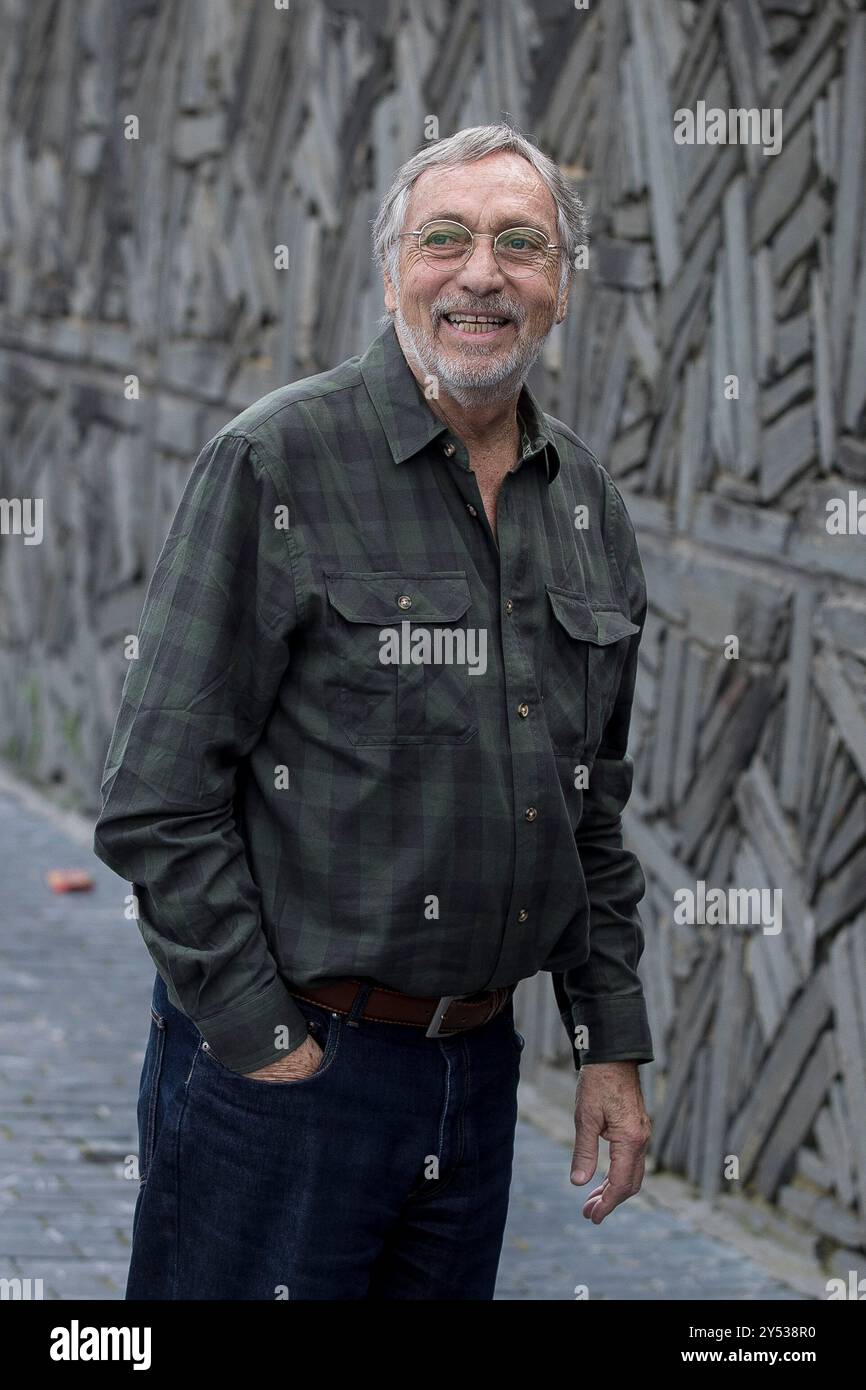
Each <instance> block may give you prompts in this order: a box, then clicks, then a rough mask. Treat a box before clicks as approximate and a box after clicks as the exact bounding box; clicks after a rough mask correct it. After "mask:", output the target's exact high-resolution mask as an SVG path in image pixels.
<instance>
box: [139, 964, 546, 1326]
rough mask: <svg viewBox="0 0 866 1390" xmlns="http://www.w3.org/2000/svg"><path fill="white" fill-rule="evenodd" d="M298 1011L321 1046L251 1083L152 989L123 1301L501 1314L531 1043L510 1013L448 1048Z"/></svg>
mask: <svg viewBox="0 0 866 1390" xmlns="http://www.w3.org/2000/svg"><path fill="white" fill-rule="evenodd" d="M365 996H366V990H365V991H363V992H362V994H360V995H359V998H358V1000H356V1002H355V1006H354V1009H353V1014H352V1015H348V1016H347V1015H344V1014H334V1013H331V1012H330V1011H329V1010H328V1009H327V1008H325V1007H324V1006H320V1005H318V1004H308V1003H306V1002H305V1001H302V1000H299V1001H298V1003H299V1007H300V1008H301V1009H302V1010H303V1012H304V1014H305V1016H306V1018H307V1021H308V1025H309V1027H310V1030H311V1031H312V1033H313V1035H314V1036H315V1038H316V1040H317V1041H318V1042H319V1043H320V1045H321V1046H322V1048H323V1049H324V1056H323V1058H322V1063H321V1066H320V1067H319V1069H318V1070H317V1071H316V1072H314V1073H313V1074H312V1075H311V1076H309V1077H304V1078H302V1079H301V1080H299V1081H285V1082H279V1081H277V1082H270V1081H254V1080H251V1079H250V1078H248V1077H245V1076H242V1075H240V1074H239V1073H237V1072H233V1071H230V1070H229V1069H228V1068H227V1067H226V1066H224V1065H223V1064H222V1063H221V1062H218V1061H216V1060H215V1058H214V1057H213V1056H212V1055H211V1054H210V1053H208V1052H207V1051H204V1050H203V1049H202V1037H201V1034H200V1033H199V1031H198V1029H197V1028H196V1027H195V1026H194V1024H193V1023H191V1022H190V1020H189V1019H188V1018H187V1017H186V1015H185V1014H183V1013H180V1012H179V1011H178V1010H177V1009H175V1008H174V1007H173V1006H172V1004H171V1003H170V1002H169V1000H168V996H167V992H166V988H165V985H164V983H163V981H162V979H161V978H160V977H159V976H157V979H156V984H155V987H154V992H153V1003H152V1007H151V1028H150V1038H149V1041H148V1046H147V1052H146V1055H145V1060H144V1066H143V1068H142V1073H141V1086H140V1092H139V1103H138V1124H139V1174H140V1188H139V1193H138V1199H137V1202H136V1207H135V1216H134V1222H133V1244H132V1259H131V1264H130V1270H129V1282H128V1285H127V1290H126V1297H127V1298H128V1299H286V1298H288V1299H331V1300H342V1299H355V1298H417V1299H425V1298H426V1299H490V1298H492V1297H493V1288H494V1284H495V1280H496V1270H497V1265H498V1263H499V1255H500V1251H501V1248H502V1236H503V1230H504V1226H505V1218H506V1213H507V1209H508V1192H509V1186H510V1182H511V1164H512V1154H513V1148H514V1129H515V1124H516V1120H517V1082H518V1075H519V1069H520V1051H521V1048H522V1046H523V1039H522V1038H521V1037H520V1035H519V1034H518V1033H517V1032H516V1031H515V1028H514V1022H513V1011H512V1005H511V1001H510V999H509V1001H508V1003H507V1004H506V1006H505V1008H504V1009H503V1010H502V1012H501V1013H500V1014H498V1015H497V1016H496V1018H494V1019H492V1020H491V1021H490V1022H489V1023H486V1024H484V1025H482V1026H481V1027H480V1028H474V1029H471V1030H470V1031H468V1032H465V1033H458V1034H454V1035H453V1036H452V1037H450V1038H442V1039H436V1038H427V1037H425V1035H424V1030H423V1029H422V1028H414V1027H406V1026H405V1025H402V1024H397V1023H377V1022H371V1021H369V1020H365V1019H358V1018H357V1017H356V1016H355V1015H357V1013H358V1012H359V1011H360V1009H361V1007H362V1006H363V999H364V998H365Z"/></svg>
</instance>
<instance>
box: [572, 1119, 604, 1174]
mask: <svg viewBox="0 0 866 1390" xmlns="http://www.w3.org/2000/svg"><path fill="white" fill-rule="evenodd" d="M597 1167H598V1130H597V1128H596V1127H595V1126H594V1125H593V1124H592V1123H590V1122H587V1121H586V1120H584V1119H582V1118H581V1113H580V1111H579V1110H578V1111H577V1112H576V1114H575V1117H574V1150H573V1152H572V1155H571V1181H572V1182H573V1183H575V1184H576V1185H577V1186H578V1187H580V1186H581V1185H582V1184H583V1183H585V1182H589V1180H590V1178H591V1177H592V1175H593V1173H594V1172H595V1170H596V1168H597Z"/></svg>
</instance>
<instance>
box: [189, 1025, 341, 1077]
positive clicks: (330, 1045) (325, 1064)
mask: <svg viewBox="0 0 866 1390" xmlns="http://www.w3.org/2000/svg"><path fill="white" fill-rule="evenodd" d="M303 1011H304V1012H306V1010H303ZM342 1021H343V1016H342V1014H337V1013H329V1014H328V1018H327V1021H326V1022H325V1021H324V1020H322V1019H320V1018H317V1017H316V1018H311V1017H309V1016H308V1017H307V1028H308V1032H309V1036H310V1037H313V1038H315V1040H316V1042H317V1043H318V1044H319V1046H320V1047H321V1049H322V1056H321V1060H320V1062H319V1065H318V1066H317V1068H316V1070H315V1071H313V1072H310V1074H309V1075H308V1076H298V1077H291V1078H287V1079H286V1080H285V1081H264V1080H262V1079H261V1078H260V1077H252V1076H247V1075H246V1074H245V1073H244V1072H239V1071H233V1070H232V1069H231V1067H227V1066H226V1064H225V1062H221V1061H220V1059H219V1057H217V1055H216V1053H215V1052H214V1051H213V1050H212V1049H211V1048H210V1047H209V1046H208V1044H207V1043H206V1042H203V1043H202V1047H201V1055H202V1056H203V1057H204V1058H205V1059H206V1061H207V1062H208V1063H209V1071H210V1073H211V1074H213V1075H216V1074H217V1073H218V1074H219V1076H220V1077H223V1078H225V1079H227V1080H228V1079H231V1080H232V1081H234V1082H236V1083H237V1084H238V1085H239V1086H242V1087H246V1088H247V1089H249V1088H250V1087H252V1089H253V1090H255V1091H261V1092H265V1091H275V1092H276V1091H294V1090H297V1089H299V1088H301V1087H304V1088H306V1087H307V1086H310V1085H312V1083H313V1082H315V1081H318V1080H319V1078H320V1077H322V1076H323V1075H324V1074H325V1073H326V1072H328V1071H329V1070H330V1068H331V1066H332V1065H333V1063H334V1060H335V1058H336V1055H337V1048H338V1047H339V1044H340V1038H341V1036H342V1030H341V1027H340V1025H341V1023H342Z"/></svg>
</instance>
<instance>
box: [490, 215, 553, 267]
mask: <svg viewBox="0 0 866 1390" xmlns="http://www.w3.org/2000/svg"><path fill="white" fill-rule="evenodd" d="M548 255H549V252H548V250H547V238H546V237H545V236H542V234H541V232H537V231H535V229H534V228H533V227H511V228H510V229H509V230H508V231H507V232H502V233H501V234H500V236H499V238H498V240H497V242H496V259H497V261H498V262H499V264H500V266H501V267H502V269H503V270H504V271H505V273H506V274H507V275H517V276H518V277H519V276H521V275H537V273H538V271H539V270H543V269H544V266H545V265H546V264H547V257H548Z"/></svg>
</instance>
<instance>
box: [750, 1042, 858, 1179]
mask: <svg viewBox="0 0 866 1390" xmlns="http://www.w3.org/2000/svg"><path fill="white" fill-rule="evenodd" d="M838 1069H839V1059H838V1057H837V1056H836V1048H835V1046H834V1042H833V1034H832V1033H831V1032H826V1033H822V1035H821V1037H820V1038H819V1039H818V1041H817V1043H816V1045H815V1048H814V1051H813V1052H812V1054H811V1056H810V1057H809V1058H808V1060H807V1061H806V1063H805V1066H804V1067H803V1070H802V1073H801V1075H800V1076H799V1078H798V1080H797V1084H796V1085H795V1086H794V1088H793V1090H792V1091H791V1094H790V1095H789V1097H788V1099H787V1101H786V1103H785V1106H784V1109H783V1110H782V1113H781V1115H780V1116H779V1119H778V1121H777V1122H776V1124H775V1126H774V1128H773V1132H772V1134H771V1136H770V1138H769V1140H768V1142H767V1144H766V1147H765V1148H764V1150H763V1153H762V1154H761V1161H760V1163H759V1164H758V1169H757V1173H756V1175H755V1185H756V1186H757V1188H758V1191H759V1192H760V1193H761V1194H762V1196H764V1197H766V1198H767V1200H768V1201H771V1200H772V1199H773V1197H774V1196H775V1195H776V1190H777V1188H778V1186H779V1183H780V1182H781V1181H782V1179H783V1177H784V1175H785V1172H786V1171H787V1170H788V1169H789V1167H790V1163H791V1155H792V1154H794V1153H796V1151H797V1149H798V1148H799V1147H800V1145H801V1144H802V1143H803V1141H804V1140H805V1138H806V1136H807V1135H808V1133H809V1131H810V1129H811V1128H812V1124H813V1122H814V1119H815V1116H816V1114H817V1113H818V1110H819V1108H820V1106H821V1105H822V1104H823V1102H824V1098H825V1096H826V1095H827V1091H828V1089H829V1087H830V1083H831V1082H832V1080H833V1077H834V1076H835V1074H836V1072H837V1071H838Z"/></svg>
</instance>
